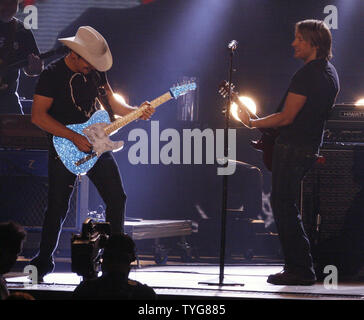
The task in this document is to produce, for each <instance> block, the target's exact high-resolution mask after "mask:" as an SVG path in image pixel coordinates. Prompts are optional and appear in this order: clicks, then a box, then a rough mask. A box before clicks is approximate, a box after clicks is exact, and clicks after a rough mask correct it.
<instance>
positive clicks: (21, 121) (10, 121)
mask: <svg viewBox="0 0 364 320" xmlns="http://www.w3.org/2000/svg"><path fill="white" fill-rule="evenodd" d="M48 145H49V142H48V138H47V134H46V133H45V131H43V130H41V129H39V128H38V127H37V126H36V125H34V124H33V123H32V122H31V115H29V114H27V115H22V114H2V115H0V147H6V148H20V149H39V150H48Z"/></svg>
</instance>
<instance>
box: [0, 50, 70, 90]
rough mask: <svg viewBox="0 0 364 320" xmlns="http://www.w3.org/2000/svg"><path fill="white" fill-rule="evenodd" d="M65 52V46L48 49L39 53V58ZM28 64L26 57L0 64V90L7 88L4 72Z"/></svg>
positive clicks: (42, 58) (46, 57)
mask: <svg viewBox="0 0 364 320" xmlns="http://www.w3.org/2000/svg"><path fill="white" fill-rule="evenodd" d="M66 52H67V48H66V47H59V48H58V49H53V50H50V51H47V52H45V53H42V54H41V55H39V58H40V59H41V60H44V59H48V58H51V57H53V56H55V55H61V54H64V53H66ZM27 65H28V58H27V59H23V60H19V61H16V62H14V63H11V64H4V63H3V64H0V91H1V90H6V89H7V88H8V84H7V83H6V77H5V76H6V73H7V72H8V71H9V70H16V69H21V68H24V67H26V66H27Z"/></svg>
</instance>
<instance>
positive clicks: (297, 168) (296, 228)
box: [271, 141, 317, 276]
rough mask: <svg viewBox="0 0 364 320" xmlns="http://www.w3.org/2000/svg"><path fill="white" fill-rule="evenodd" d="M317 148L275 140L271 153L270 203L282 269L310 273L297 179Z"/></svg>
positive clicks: (303, 173) (299, 181) (309, 166)
mask: <svg viewBox="0 0 364 320" xmlns="http://www.w3.org/2000/svg"><path fill="white" fill-rule="evenodd" d="M316 152H317V148H314V147H311V146H305V147H296V146H291V145H287V144H282V143H279V141H277V142H276V144H275V147H274V153H273V168H272V194H271V205H272V209H273V215H274V220H275V223H276V227H277V231H278V234H279V239H280V242H281V247H282V251H283V255H284V259H285V269H287V270H290V271H292V272H294V273H297V274H300V275H302V276H314V275H315V271H314V267H313V261H312V255H311V250H310V243H309V240H308V237H307V235H306V233H305V230H304V227H303V224H302V219H301V215H300V211H299V199H300V198H299V197H300V187H301V181H302V179H303V178H304V176H305V174H306V172H307V171H308V170H309V169H310V168H311V167H312V166H313V164H314V162H315V160H316Z"/></svg>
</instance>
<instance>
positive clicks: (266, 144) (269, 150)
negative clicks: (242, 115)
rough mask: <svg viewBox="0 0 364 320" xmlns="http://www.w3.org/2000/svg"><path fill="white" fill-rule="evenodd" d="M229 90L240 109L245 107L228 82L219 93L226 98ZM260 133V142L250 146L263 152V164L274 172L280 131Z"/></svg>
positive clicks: (261, 129) (253, 142)
mask: <svg viewBox="0 0 364 320" xmlns="http://www.w3.org/2000/svg"><path fill="white" fill-rule="evenodd" d="M229 88H230V91H231V99H232V101H234V102H235V103H236V104H237V105H238V107H239V108H241V107H244V105H243V104H242V103H241V101H240V100H239V95H238V93H237V92H235V91H234V90H233V89H234V85H233V84H231V86H229V83H228V82H227V81H223V82H222V83H221V84H220V85H219V93H220V94H221V95H222V96H223V97H224V98H226V97H227V96H228V95H229ZM245 110H246V111H247V112H248V113H249V115H250V117H251V118H252V119H259V118H258V117H257V115H255V114H254V113H252V112H251V111H250V110H249V109H248V108H246V107H245ZM258 129H259V131H260V132H261V133H262V136H261V138H260V139H259V140H256V141H251V142H250V144H251V145H252V146H253V148H254V149H256V150H259V151H262V152H263V162H264V164H265V166H266V167H267V169H268V170H269V171H272V162H273V151H274V143H275V140H276V138H277V136H278V135H279V130H278V129H273V128H267V129H265V128H258Z"/></svg>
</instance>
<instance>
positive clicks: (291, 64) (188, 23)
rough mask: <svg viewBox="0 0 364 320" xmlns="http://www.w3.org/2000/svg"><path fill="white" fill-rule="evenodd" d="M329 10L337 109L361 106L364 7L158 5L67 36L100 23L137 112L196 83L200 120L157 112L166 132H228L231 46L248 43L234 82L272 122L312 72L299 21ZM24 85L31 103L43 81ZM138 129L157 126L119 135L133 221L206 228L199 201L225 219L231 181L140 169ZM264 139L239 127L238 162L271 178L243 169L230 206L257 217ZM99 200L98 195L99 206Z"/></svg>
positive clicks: (178, 168)
mask: <svg viewBox="0 0 364 320" xmlns="http://www.w3.org/2000/svg"><path fill="white" fill-rule="evenodd" d="M326 5H335V6H336V7H337V8H338V29H337V30H331V31H332V34H333V53H334V58H333V60H332V63H333V64H334V65H335V66H336V68H337V71H338V73H339V76H340V80H341V91H340V94H339V96H338V100H337V102H352V101H355V100H357V99H358V98H359V97H360V96H363V95H364V89H363V84H362V83H363V80H364V72H363V71H364V63H363V58H362V57H363V54H362V52H363V30H364V26H363V24H364V22H363V20H362V19H361V17H362V13H363V12H364V1H361V0H345V1H334V0H329V1H317V0H306V1H289V0H258V1H257V0H157V1H155V2H154V3H151V4H149V5H146V6H139V7H136V8H132V9H124V10H111V9H98V8H89V9H87V10H86V11H85V12H84V13H83V14H82V15H81V16H80V17H79V18H78V19H77V20H76V21H74V22H73V23H72V24H71V25H70V26H69V27H68V28H66V30H63V31H62V32H61V34H60V35H59V36H60V37H64V36H73V35H74V34H75V33H76V31H77V28H78V27H79V26H81V25H90V26H93V27H94V28H95V29H97V30H98V31H99V32H100V33H101V34H103V35H104V37H105V38H106V39H107V41H108V43H109V46H110V49H111V51H112V53H113V57H114V65H113V67H112V69H111V70H110V71H109V72H108V77H109V81H110V83H111V85H112V87H113V89H114V91H117V92H120V93H121V94H123V95H124V96H125V97H126V98H127V100H128V102H129V103H130V104H132V105H137V104H140V103H141V102H143V101H144V100H152V99H153V98H155V97H157V96H159V95H161V94H163V93H164V92H166V91H167V90H168V89H169V88H170V87H171V86H172V85H173V84H174V83H175V82H176V81H177V80H179V79H181V78H182V77H184V76H188V77H196V78H197V79H198V84H199V90H198V104H199V111H198V119H197V120H195V121H180V120H178V116H177V115H178V105H177V103H176V102H175V101H171V102H168V103H166V104H165V105H163V106H161V107H160V108H159V109H158V110H157V112H156V113H155V116H154V117H153V120H158V121H159V126H160V130H163V129H164V128H175V129H177V130H179V131H180V132H181V130H182V129H184V128H200V129H201V130H203V129H205V128H212V129H214V130H215V129H217V128H223V127H224V116H223V114H222V113H221V111H222V108H223V106H224V101H223V99H222V98H221V97H220V96H219V94H218V93H217V87H218V85H219V83H220V82H221V81H222V80H223V79H227V76H228V67H229V53H228V50H227V44H228V43H229V41H231V40H232V39H236V40H237V41H238V42H239V46H238V50H237V52H236V54H235V56H234V66H235V68H236V73H235V74H234V76H233V82H234V83H236V85H237V90H239V91H240V92H241V93H244V94H246V95H249V96H251V97H252V98H254V100H255V101H256V103H257V106H258V112H257V113H258V115H259V116H265V115H268V114H270V113H272V112H274V111H275V109H276V108H277V106H278V104H279V102H280V99H281V98H282V96H283V94H284V92H285V90H286V89H287V86H288V83H289V81H290V78H291V77H292V75H293V74H294V72H295V71H296V70H297V69H298V68H299V67H300V66H301V65H302V63H301V62H300V61H296V60H295V59H294V58H293V49H292V47H291V43H292V41H293V38H294V24H295V23H296V22H297V21H300V20H304V19H310V18H314V19H322V20H323V19H325V17H326V14H325V13H324V8H325V6H326ZM55 45H56V42H55ZM23 78H24V77H22V81H21V85H20V95H21V96H24V97H28V98H31V97H32V92H33V90H34V85H35V81H36V79H25V78H24V79H23ZM232 125H233V126H238V125H237V123H235V122H232ZM308 125H309V124H308ZM238 127H239V126H238ZM133 128H144V129H145V130H146V131H148V132H149V130H150V122H141V121H138V122H137V123H133V124H130V125H129V126H128V127H126V128H123V129H122V130H121V131H120V132H119V133H118V134H117V135H116V137H117V138H119V139H123V140H125V141H126V148H124V150H123V151H121V152H119V153H116V154H115V157H116V159H117V161H118V163H119V167H120V172H121V174H122V177H123V181H124V187H125V189H126V192H127V195H128V202H127V212H126V214H127V216H129V217H140V218H144V219H192V220H196V221H198V220H199V219H200V215H199V214H198V211H197V209H196V205H197V204H198V205H199V206H200V207H201V208H202V210H204V211H205V213H206V214H207V216H209V217H211V218H216V219H217V220H218V217H219V216H220V214H221V195H222V177H221V176H218V175H217V167H216V166H215V165H183V164H181V165H169V166H165V165H163V164H160V165H131V164H130V163H129V161H128V146H130V145H131V144H133V143H134V142H129V143H128V142H127V137H128V132H129V131H130V130H131V129H133ZM259 137H260V134H259V132H258V131H256V130H248V129H245V128H240V129H238V130H237V160H239V161H243V162H246V163H248V164H250V165H252V166H256V167H258V168H260V170H261V171H260V172H259V171H258V170H255V169H249V168H247V167H244V166H239V167H238V168H237V170H236V172H235V174H234V175H233V176H230V177H229V188H228V191H229V207H233V208H238V207H241V206H242V205H243V206H244V208H245V209H246V214H247V215H248V216H251V217H257V216H261V217H263V218H264V219H268V218H269V217H267V216H266V214H265V213H262V209H261V202H262V199H261V197H262V196H261V191H264V192H269V191H270V172H269V171H267V170H266V169H265V168H264V165H263V163H262V161H261V154H260V153H259V152H256V151H255V150H253V149H252V148H251V147H250V146H249V141H250V140H251V139H256V138H259ZM160 145H161V147H162V145H163V143H161V144H160ZM181 156H182V153H181ZM99 202H100V199H99V198H98V197H96V196H93V197H92V201H91V202H90V209H94V207H97V205H98V203H99ZM217 220H216V221H217Z"/></svg>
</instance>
